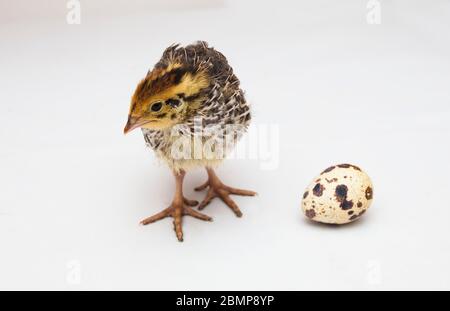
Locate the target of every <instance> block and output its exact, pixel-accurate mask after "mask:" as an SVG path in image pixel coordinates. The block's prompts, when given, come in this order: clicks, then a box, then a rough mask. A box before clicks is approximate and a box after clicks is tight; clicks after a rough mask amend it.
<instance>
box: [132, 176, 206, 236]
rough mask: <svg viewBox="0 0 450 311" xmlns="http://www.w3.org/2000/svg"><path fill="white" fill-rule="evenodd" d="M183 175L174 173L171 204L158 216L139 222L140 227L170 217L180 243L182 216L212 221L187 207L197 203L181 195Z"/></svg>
mask: <svg viewBox="0 0 450 311" xmlns="http://www.w3.org/2000/svg"><path fill="white" fill-rule="evenodd" d="M185 174H186V172H185V171H183V170H181V171H174V176H175V197H174V199H173V201H172V204H170V206H169V207H168V208H166V209H164V210H162V211H161V212H159V213H158V214H155V215H153V216H151V217H148V218H145V219H144V220H142V221H141V224H142V225H148V224H151V223H154V222H155V221H158V220H161V219H163V218H166V217H172V218H173V227H174V230H175V234H176V235H177V238H178V241H180V242H182V241H183V229H182V220H183V216H186V215H188V216H192V217H194V218H197V219H200V220H205V221H212V218H211V217H209V216H207V215H205V214H202V213H199V212H197V211H196V210H193V209H192V208H190V207H189V206H196V205H197V204H198V202H197V201H195V200H189V199H186V198H185V197H184V195H183V179H184V176H185Z"/></svg>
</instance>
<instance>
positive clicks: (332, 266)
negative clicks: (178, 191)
mask: <svg viewBox="0 0 450 311" xmlns="http://www.w3.org/2000/svg"><path fill="white" fill-rule="evenodd" d="M40 2H41V3H40V4H38V3H37V2H36V3H35V2H33V3H30V2H29V1H25V0H20V1H2V2H1V3H0V21H1V25H0V38H1V40H0V56H1V57H0V68H1V70H0V85H1V93H0V139H1V142H2V147H1V149H0V189H1V192H0V246H1V255H0V289H63V290H64V289H74V290H78V289H168V290H172V289H178V290H199V289H213V290H218V289H220V290H224V289H233V290H245V289H252V290H275V289H277V290H304V289H338V290H343V289H363V290H365V289H375V290H378V289H447V290H448V289H450V267H449V264H448V263H449V262H450V244H449V236H450V227H449V219H450V203H449V198H448V196H449V193H450V189H449V188H450V187H449V178H450V164H449V163H450V161H449V158H450V147H449V134H450V107H449V104H450V95H449V81H450V62H449V57H450V56H449V55H450V45H449V43H450V40H449V39H450V2H448V1H443V0H440V1H438V0H435V1H406V0H404V1H381V9H382V12H381V13H382V15H381V24H380V25H369V24H367V22H366V14H367V9H366V1H357V0H354V1H339V3H338V2H337V1H332V0H328V1H303V2H299V1H284V3H282V2H281V1H266V2H261V1H246V2H244V1H225V0H223V1H200V0H198V1H191V2H189V1H181V0H177V1H174V2H172V4H170V5H168V4H165V3H166V2H165V1H162V0H160V1H156V2H155V1H153V2H152V1H148V2H150V3H149V4H144V3H145V1H82V20H81V24H80V25H68V24H66V17H65V14H66V12H67V9H66V7H65V4H66V2H65V1H56V0H55V1H40ZM198 39H202V40H206V41H209V42H210V44H211V45H212V46H214V47H216V48H217V49H219V50H220V51H222V52H223V53H224V54H225V55H226V56H227V57H228V59H229V61H230V63H231V64H232V65H233V67H234V69H235V72H236V73H237V75H238V77H239V78H240V79H241V82H242V86H243V88H244V89H245V90H246V93H247V97H248V100H250V101H251V102H252V104H253V112H254V113H253V114H254V119H253V120H254V122H253V128H254V129H256V128H258V126H260V125H262V124H272V125H277V126H278V127H279V132H280V138H279V162H278V167H277V169H274V170H262V169H260V167H261V166H260V164H261V163H260V161H257V160H233V161H231V160H230V161H227V162H226V163H225V164H224V165H223V167H222V168H221V169H220V170H219V172H218V173H219V174H220V176H221V177H222V178H223V180H224V181H225V182H227V183H229V184H230V185H233V186H237V187H243V188H249V189H253V190H256V191H258V192H259V196H258V197H256V198H242V197H236V202H238V204H239V205H240V207H241V209H242V211H243V212H244V217H243V218H242V219H237V218H236V217H235V216H234V215H233V214H232V212H231V211H230V210H229V209H228V208H226V207H225V206H224V204H223V203H222V202H220V201H214V202H213V203H212V204H211V206H209V207H208V208H206V209H205V213H207V214H209V215H211V216H213V217H214V222H213V223H204V222H201V221H198V220H195V219H192V218H185V219H184V232H185V242H184V243H178V242H177V241H176V239H175V235H174V233H173V231H172V223H171V220H170V219H166V220H163V221H160V222H158V223H155V224H152V225H150V226H146V227H143V226H139V225H138V222H139V220H141V219H142V218H144V217H146V216H149V215H151V214H154V213H156V212H158V211H159V210H161V209H162V208H165V207H166V206H167V205H168V204H169V203H170V200H171V198H172V194H173V180H172V176H171V174H170V172H169V170H168V169H167V168H165V167H164V166H162V165H159V164H158V163H157V161H156V160H155V158H154V155H153V153H152V152H151V151H149V150H147V149H145V146H144V141H143V138H142V135H141V134H140V133H139V132H138V131H136V132H135V133H133V134H131V135H129V136H123V135H122V128H123V126H124V122H125V120H126V115H127V112H128V104H129V99H130V96H131V94H132V92H133V90H134V88H135V86H136V84H137V82H138V81H139V79H141V78H142V77H143V76H144V74H145V73H146V71H147V70H148V69H149V68H151V67H152V66H153V64H154V63H155V62H156V61H157V60H158V59H159V57H160V55H161V52H162V50H163V49H164V48H165V47H166V46H168V45H170V44H171V43H173V42H182V43H190V42H192V41H195V40H198ZM340 162H350V163H354V164H357V165H359V166H361V167H362V168H364V169H365V170H366V171H367V172H368V174H369V175H370V176H371V178H372V180H373V182H374V185H375V196H374V198H375V200H374V204H373V205H372V207H371V209H370V210H369V211H368V213H367V214H366V215H365V216H364V217H363V219H361V221H358V222H356V223H354V224H351V225H348V226H343V227H338V228H336V227H327V226H321V225H313V224H311V223H308V222H307V221H306V220H305V219H304V217H303V216H302V214H301V211H300V199H301V195H302V193H303V190H304V188H305V187H306V186H307V185H308V183H309V182H310V181H311V180H312V178H314V176H315V175H316V174H318V173H319V172H320V171H321V170H323V169H324V168H326V167H327V166H329V165H331V164H336V163H340ZM204 178H205V174H204V172H202V171H195V172H193V173H190V174H189V175H188V177H187V179H186V183H185V191H186V193H187V194H188V195H189V196H190V197H195V198H196V199H201V198H202V196H203V193H202V194H200V193H194V192H193V191H192V189H193V187H194V186H196V185H197V184H199V183H201V182H203V181H204ZM78 272H79V275H80V277H81V278H80V279H77V275H78ZM78 281H79V282H78ZM77 283H78V284H77Z"/></svg>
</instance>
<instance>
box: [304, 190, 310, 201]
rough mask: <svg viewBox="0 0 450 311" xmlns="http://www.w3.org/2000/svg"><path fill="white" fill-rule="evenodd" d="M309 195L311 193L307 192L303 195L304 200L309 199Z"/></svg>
mask: <svg viewBox="0 0 450 311" xmlns="http://www.w3.org/2000/svg"><path fill="white" fill-rule="evenodd" d="M308 194H309V191H306V192H305V193H304V194H303V199H306V198H307V197H308Z"/></svg>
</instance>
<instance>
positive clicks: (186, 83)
mask: <svg viewBox="0 0 450 311" xmlns="http://www.w3.org/2000/svg"><path fill="white" fill-rule="evenodd" d="M206 87H208V79H207V78H206V76H205V74H204V73H202V72H199V73H197V74H195V75H192V74H191V73H187V74H185V75H184V77H183V79H182V80H181V82H180V83H178V84H177V85H174V86H171V87H169V88H167V89H166V90H164V91H162V92H160V93H158V94H155V95H154V96H151V97H150V98H148V99H147V103H153V102H155V101H158V100H163V101H164V100H167V99H169V98H174V97H176V95H177V94H180V93H183V94H184V95H185V96H186V97H189V96H192V95H195V94H197V93H199V92H200V91H201V90H202V89H204V88H206Z"/></svg>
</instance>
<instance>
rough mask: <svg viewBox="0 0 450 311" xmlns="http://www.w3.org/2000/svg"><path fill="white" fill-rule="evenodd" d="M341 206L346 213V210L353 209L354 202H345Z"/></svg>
mask: <svg viewBox="0 0 450 311" xmlns="http://www.w3.org/2000/svg"><path fill="white" fill-rule="evenodd" d="M340 206H341V208H342V209H343V210H344V211H345V210H348V209H351V208H352V207H353V202H352V201H347V200H345V201H344V202H342V203H341V205H340Z"/></svg>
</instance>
